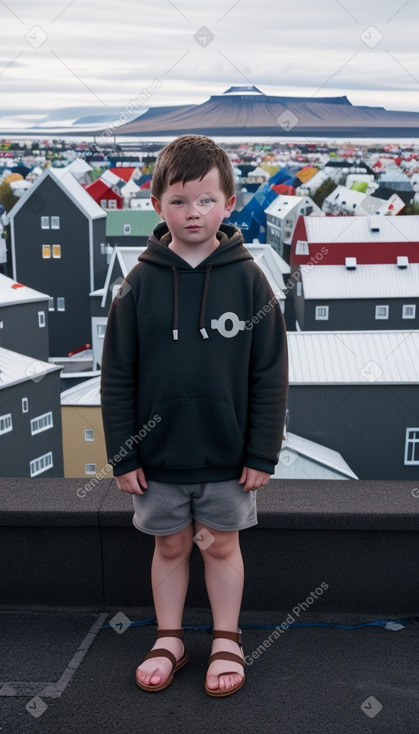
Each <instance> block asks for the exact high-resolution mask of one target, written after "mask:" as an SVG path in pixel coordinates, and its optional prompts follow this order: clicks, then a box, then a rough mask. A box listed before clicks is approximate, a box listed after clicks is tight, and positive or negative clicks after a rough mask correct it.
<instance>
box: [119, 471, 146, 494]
mask: <svg viewBox="0 0 419 734" xmlns="http://www.w3.org/2000/svg"><path fill="white" fill-rule="evenodd" d="M115 478H116V483H117V485H118V487H119V489H122V491H123V492H128V494H144V490H145V489H147V488H148V484H147V480H146V478H145V476H144V472H143V470H142V469H134V470H133V471H129V472H127V473H126V474H121V475H120V476H119V477H115Z"/></svg>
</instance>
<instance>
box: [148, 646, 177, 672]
mask: <svg viewBox="0 0 419 734" xmlns="http://www.w3.org/2000/svg"><path fill="white" fill-rule="evenodd" d="M150 658H168V659H169V660H170V662H171V663H172V665H173V668H175V667H176V665H177V662H178V661H177V660H176V658H175V656H174V655H173V653H172V652H170V650H166V649H165V648H164V647H160V648H156V649H155V650H151V651H150V652H149V653H147V655H146V656H145V658H144V660H149V659H150Z"/></svg>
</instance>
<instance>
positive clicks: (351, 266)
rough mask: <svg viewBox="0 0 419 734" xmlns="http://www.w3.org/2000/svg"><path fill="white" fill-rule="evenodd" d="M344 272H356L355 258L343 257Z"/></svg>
mask: <svg viewBox="0 0 419 734" xmlns="http://www.w3.org/2000/svg"><path fill="white" fill-rule="evenodd" d="M345 267H346V270H356V257H345Z"/></svg>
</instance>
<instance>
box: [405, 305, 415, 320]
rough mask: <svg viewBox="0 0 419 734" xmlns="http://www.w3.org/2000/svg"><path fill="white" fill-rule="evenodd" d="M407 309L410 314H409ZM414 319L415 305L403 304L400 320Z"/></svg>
mask: <svg viewBox="0 0 419 734" xmlns="http://www.w3.org/2000/svg"><path fill="white" fill-rule="evenodd" d="M409 309H411V313H410V314H409ZM415 318H416V304H414V303H405V304H404V306H403V312H402V319H415Z"/></svg>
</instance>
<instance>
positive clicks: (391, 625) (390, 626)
mask: <svg viewBox="0 0 419 734" xmlns="http://www.w3.org/2000/svg"><path fill="white" fill-rule="evenodd" d="M414 622H415V618H414V617H405V618H403V619H378V620H373V621H371V622H363V623H362V624H334V623H331V622H330V623H329V622H295V623H294V624H289V625H288V629H292V628H293V627H329V628H331V629H341V630H358V629H363V628H364V627H383V628H384V629H387V630H390V631H392V632H397V631H398V630H401V629H406V628H407V627H410V625H411V624H413V623H414ZM151 625H157V619H156V617H149V618H148V619H144V620H143V621H141V622H132V621H131V623H130V625H129V626H130V627H146V626H151ZM127 628H128V625H127ZM279 628H280V625H279V624H278V625H276V624H243V625H241V629H242V630H244V629H252V630H253V629H261V630H275V629H279ZM101 629H102V630H105V629H114V627H113V625H111V624H105V625H103V626H102V627H101ZM183 629H185V630H195V631H196V632H211V631H212V625H210V624H198V625H184V627H183Z"/></svg>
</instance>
